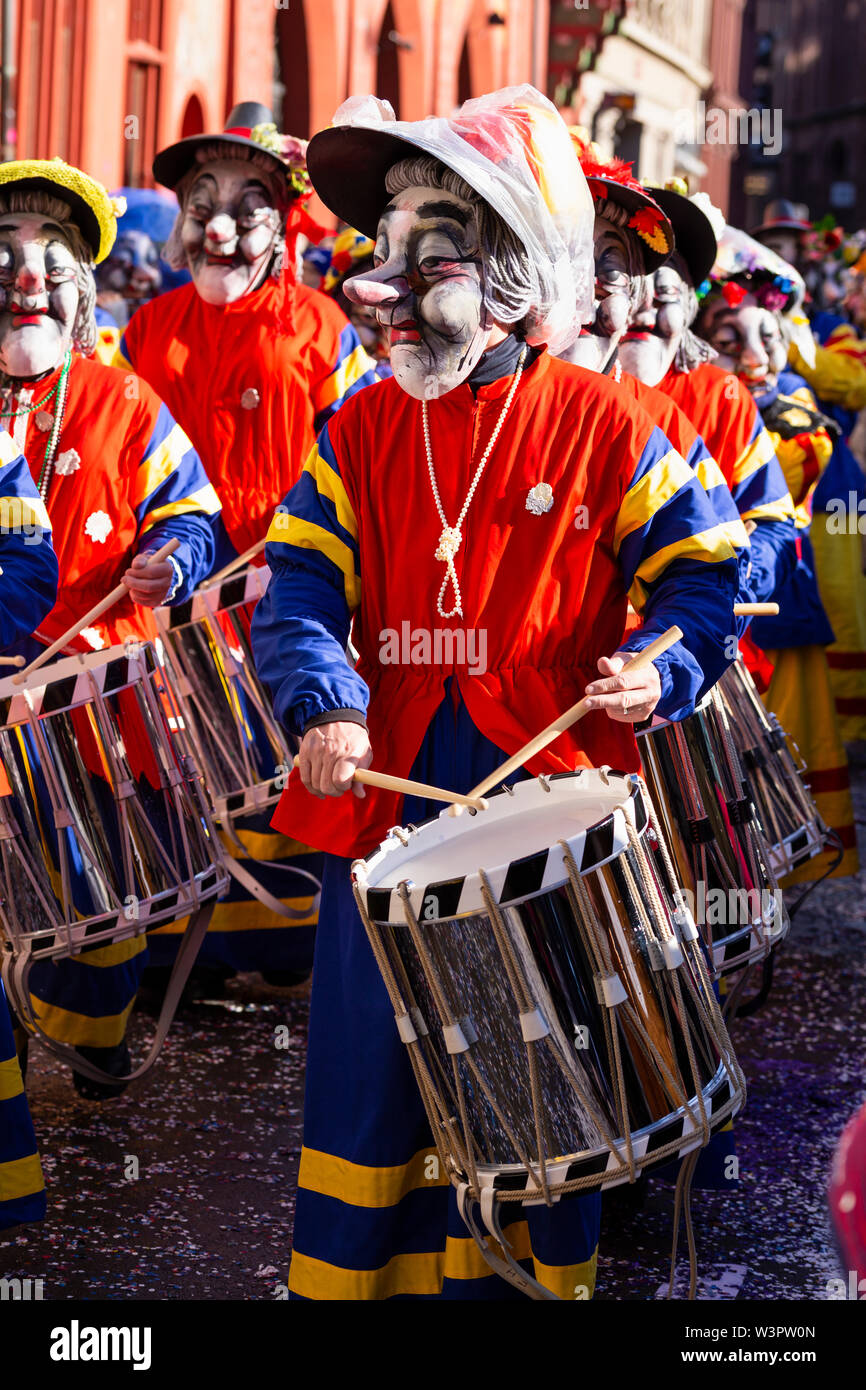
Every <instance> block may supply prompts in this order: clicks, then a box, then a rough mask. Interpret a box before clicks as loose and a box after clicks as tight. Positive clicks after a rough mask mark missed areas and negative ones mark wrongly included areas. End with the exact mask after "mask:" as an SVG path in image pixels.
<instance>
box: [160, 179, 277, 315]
mask: <svg viewBox="0 0 866 1390" xmlns="http://www.w3.org/2000/svg"><path fill="white" fill-rule="evenodd" d="M276 201H277V199H276V197H275V190H274V189H273V188H271V187H269V181H268V179H267V176H266V175H262V174H261V173H259V171H258V170H257V169H255V168H253V167H252V166H251V165H250V164H249V163H248V162H246V161H244V160H238V159H226V160H214V161H213V162H212V163H210V164H206V165H205V166H204V167H203V168H202V170H201V172H200V173H199V174H198V175H197V176H196V178H195V179H194V181H193V183H192V184H191V186H190V189H189V191H188V193H187V194H186V197H185V199H184V206H183V214H182V218H183V220H182V223H181V229H180V235H181V242H182V244H183V249H184V253H185V255H186V258H187V263H188V265H189V269H190V272H191V274H192V278H193V281H194V283H195V287H196V289H197V290H198V293H199V294H200V295H201V297H202V299H204V300H205V301H206V302H207V303H208V304H216V305H224V304H230V303H232V302H233V301H234V300H236V299H240V298H241V296H242V295H245V294H249V293H250V292H251V291H252V290H255V289H258V288H259V286H260V285H261V284H262V283H263V282H264V280H265V277H266V275H267V273H268V270H269V269H270V266H271V263H272V261H273V258H274V254H275V252H276V250H277V248H278V246H279V243H280V241H281V239H282V235H283V228H282V218H281V216H280V214H279V212H278V211H277V209H276V207H275V206H274V205H275V203H276Z"/></svg>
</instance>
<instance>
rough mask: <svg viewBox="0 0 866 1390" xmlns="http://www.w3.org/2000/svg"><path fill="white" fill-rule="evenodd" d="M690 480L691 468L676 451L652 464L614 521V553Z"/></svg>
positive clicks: (625, 498) (631, 491)
mask: <svg viewBox="0 0 866 1390" xmlns="http://www.w3.org/2000/svg"><path fill="white" fill-rule="evenodd" d="M693 476H694V474H693V472H692V470H691V468H690V467H689V465H688V464H687V463H686V461H685V459H684V458H683V457H682V455H681V454H678V453H677V451H676V449H671V450H670V452H669V453H667V454H665V455H664V456H663V457H662V458H660V459H659V461H658V463H654V464H653V466H652V468H650V469H649V471H648V472H647V473H645V474H644V476H643V477H642V478H641V479H640V482H637V483H635V485H634V487H632V488H630V489H629V491H628V492H627V493H626V495H625V497H624V498H623V500H622V504H621V506H620V509H619V515H618V516H617V519H616V531H615V533H614V543H613V544H614V553H615V554H616V553H618V552H619V548H620V546H621V545H622V543H623V541H624V540H625V538H626V536H628V535H630V534H631V532H632V531H637V530H639V529H640V527H641V526H646V524H647V522H648V521H649V520H650V519H651V518H652V517H653V516H654V515H655V513H656V512H657V511H658V510H659V509H660V508H661V507H663V506H664V505H665V503H666V502H669V501H670V500H671V498H672V497H674V496H675V495H676V493H678V492H679V490H680V488H681V487H685V486H686V485H687V484H689V483H690V482H691V481H692V478H693Z"/></svg>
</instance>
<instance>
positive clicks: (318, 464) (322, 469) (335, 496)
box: [304, 445, 358, 541]
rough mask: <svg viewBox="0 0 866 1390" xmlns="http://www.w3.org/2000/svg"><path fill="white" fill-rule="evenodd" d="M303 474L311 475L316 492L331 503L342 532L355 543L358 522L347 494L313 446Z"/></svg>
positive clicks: (336, 476) (334, 473)
mask: <svg viewBox="0 0 866 1390" xmlns="http://www.w3.org/2000/svg"><path fill="white" fill-rule="evenodd" d="M304 472H305V473H309V474H311V475H312V477H313V480H314V481H315V484H316V491H317V492H318V493H319V494H320V496H322V497H327V499H328V501H329V502H333V504H334V508H335V510H336V513H337V520H338V521H339V523H340V525H341V526H342V528H343V530H344V531H348V533H349V535H350V536H351V537H352V540H354V541H356V540H357V539H358V522H357V519H356V517H355V513H354V512H353V510H352V504H351V502H350V501H349V496H348V493H347V492H346V489H345V488H344V486H343V480H342V478H341V477H340V475H339V473H337V472H336V471H335V470H334V469H333V468H332V467H331V465H330V464H329V463H328V461H327V459H324V458H322V455H321V454H320V453H319V450H318V449H317V448H316V446H315V445H314V446H313V448H312V451H311V453H310V456H309V458H308V459H307V462H306V463H305V464H304Z"/></svg>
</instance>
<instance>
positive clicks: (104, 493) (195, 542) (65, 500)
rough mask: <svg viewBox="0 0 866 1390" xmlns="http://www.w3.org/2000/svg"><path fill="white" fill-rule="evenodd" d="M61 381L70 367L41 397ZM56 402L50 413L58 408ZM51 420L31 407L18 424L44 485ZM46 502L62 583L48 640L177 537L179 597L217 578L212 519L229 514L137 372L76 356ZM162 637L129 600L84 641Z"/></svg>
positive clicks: (44, 633)
mask: <svg viewBox="0 0 866 1390" xmlns="http://www.w3.org/2000/svg"><path fill="white" fill-rule="evenodd" d="M59 375H60V368H58V369H57V371H56V372H54V373H53V374H52V375H51V376H50V377H47V378H45V380H43V381H40V382H39V383H38V385H37V387H36V388H35V390H34V392H33V400H34V401H40V400H42V399H44V397H45V396H46V395H47V394H48V393H49V392H50V391H51V389H52V387H53V386H54V385H55V384H56V382H57V378H58V377H59ZM16 399H17V398H16ZM55 400H56V397H54V398H52V400H51V402H50V404H47V405H46V413H51V412H53V409H54V402H55ZM14 404H16V402H13V405H14ZM42 414H43V412H42V411H38V410H37V411H31V412H30V413H29V414H28V415H27V416H26V417H24V416H18V417H17V421H13V422H12V423H13V424H14V425H15V437H16V441H17V440H18V436H19V433H23V432H24V431H25V430H26V438H25V439H23V440H22V441H21V443H22V444H23V452H24V453H25V454H26V456H27V460H28V463H29V465H30V471H31V473H32V475H33V479H34V481H38V479H39V473H40V469H41V467H42V461H43V458H44V454H45V446H46V442H47V439H48V434H47V431H45V430H42V429H40V426H39V423H37V422H38V421H39V420H40V416H41V415H42ZM5 418H6V417H4V419H5ZM41 423H44V421H42V422H41ZM22 426H23V430H22ZM10 428H11V425H10ZM76 465H77V466H76ZM64 469H68V470H69V471H65V472H64V471H63V470H64ZM46 505H47V508H48V514H49V516H50V518H51V525H52V530H53V538H54V548H55V550H56V552H57V559H58V563H59V567H60V586H59V589H58V596H57V602H56V603H55V605H54V607H53V608H52V610H51V612H50V613H49V614H48V616H47V617H46V618H44V619H43V621H42V622H41V623H40V625H39V628H38V630H37V633H36V636H37V637H38V638H40V639H41V640H42V641H43V642H45V643H48V642H53V641H54V639H55V638H56V637H59V636H60V635H61V633H63V632H65V631H66V629H67V628H69V627H71V626H72V624H73V623H74V622H75V621H76V619H77V618H80V617H82V616H83V615H84V614H85V613H86V612H87V610H88V609H89V608H92V607H93V605H94V604H95V603H97V602H98V601H99V599H101V598H104V597H105V595H106V594H107V593H108V592H109V590H110V589H113V588H114V587H115V585H116V584H117V583H118V582H119V581H120V579H121V576H122V575H123V574H124V572H125V571H126V570H127V569H128V568H129V565H130V562H131V561H132V558H133V556H134V555H136V554H137V553H138V552H139V551H140V550H150V549H157V548H158V546H159V545H160V544H162V543H163V542H164V541H165V540H168V539H169V536H170V535H172V534H177V535H178V536H179V538H180V539H181V541H182V548H181V551H178V555H179V556H181V554H182V559H181V568H182V570H183V571H184V574H185V580H184V585H183V590H180V589H179V590H178V591H177V592H176V593H175V595H174V596H173V597H174V599H179V598H181V597H184V595H185V591H186V590H187V589H188V588H192V587H194V586H195V584H197V583H198V582H199V580H200V579H201V578H203V576H204V574H205V573H206V572H207V569H208V565H209V561H210V557H211V556H212V553H213V550H212V547H213V539H212V532H211V527H210V524H209V521H208V520H207V518H208V517H209V516H210V515H213V514H215V513H216V512H218V511H219V502H218V500H217V497H216V494H215V492H214V490H213V488H212V487H211V486H210V484H209V483H208V480H207V478H206V476H205V473H204V469H203V468H202V465H201V462H200V460H199V458H198V455H197V454H196V452H195V450H194V449H193V447H192V445H191V444H190V442H189V440H188V439H187V437H186V435H185V434H184V432H183V430H182V429H181V428H180V426H179V425H177V424H176V423H175V421H174V420H173V419H172V417H171V415H170V414H169V412H168V410H167V409H166V407H165V406H164V405H163V404H162V402H161V401H160V400H159V399H158V397H157V396H156V395H155V394H154V392H153V391H152V390H151V388H150V387H149V386H148V385H147V383H146V382H144V381H140V380H139V379H138V377H136V376H133V375H131V374H130V373H129V372H119V371H117V369H116V368H114V367H106V366H104V365H103V364H102V363H101V362H97V361H95V360H93V359H92V358H91V359H88V358H83V357H78V356H75V355H74V354H73V357H72V361H71V365H70V370H69V380H68V396H67V402H66V410H65V412H64V416H63V427H62V429H61V432H60V438H59V440H58V444H57V459H56V466H55V470H54V474H53V479H52V482H51V485H50V487H49V490H48V496H47V498H46ZM155 635H156V626H155V623H154V619H153V615H152V613H151V611H150V609H148V608H142V607H139V606H137V605H136V604H134V603H133V602H132V601H131V600H130V599H122V600H121V601H120V602H119V603H116V604H115V605H114V607H113V608H110V609H109V610H108V612H107V613H105V614H104V615H103V617H102V618H100V619H99V621H98V622H97V623H96V624H94V626H93V627H92V628H90V629H87V630H86V633H85V634H84V635H82V638H81V639H79V640H78V641H77V642H76V643H75V645H76V647H77V648H79V649H80V650H84V651H92V650H94V649H96V650H100V649H101V648H102V647H106V646H111V645H112V644H113V643H115V642H121V641H123V640H124V639H125V638H127V637H140V638H151V637H154V636H155Z"/></svg>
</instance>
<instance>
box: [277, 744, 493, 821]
mask: <svg viewBox="0 0 866 1390" xmlns="http://www.w3.org/2000/svg"><path fill="white" fill-rule="evenodd" d="M300 761H301V760H300V758H298V757H296V758H295V763H294V765H295V767H298V766H299V765H300ZM352 781H353V782H363V784H364V786H365V787H381V788H382V790H383V791H386V792H399V793H400V795H401V796H423V797H426V798H428V799H429V800H430V801H450V802H451V803H452V805H454V806H461V807H462V806H471V807H472V808H473V810H475V811H486V810H487V802H486V801H485V800H484V797H483V796H475V795H474V794H471V795H469V796H463V795H462V793H461V792H448V791H446V790H445V788H444V787H430V786H428V785H427V783H426V782H411V781H409V780H408V779H407V778H405V777H392V776H391V774H390V773H388V772H371V771H370V770H369V768H365V767H356V768H355V775H354V777H353V778H352Z"/></svg>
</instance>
